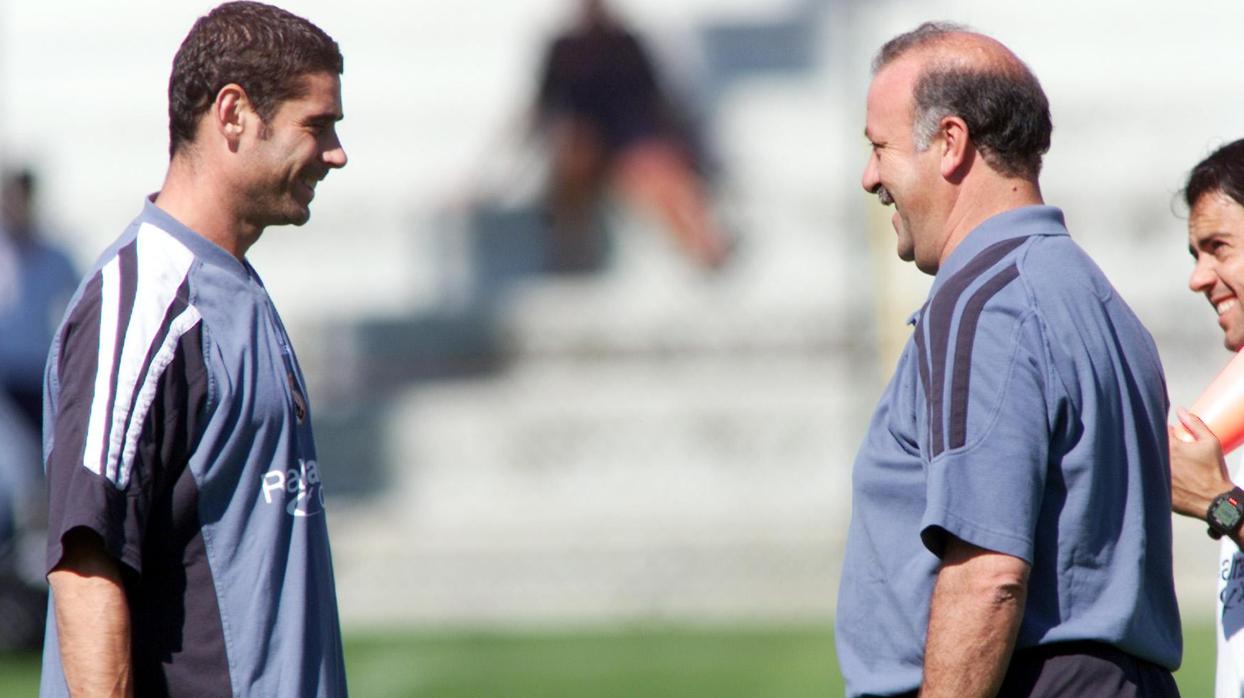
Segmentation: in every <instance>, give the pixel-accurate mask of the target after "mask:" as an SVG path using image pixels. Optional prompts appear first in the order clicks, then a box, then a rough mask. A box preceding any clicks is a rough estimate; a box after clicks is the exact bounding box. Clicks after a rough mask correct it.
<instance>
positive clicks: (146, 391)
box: [115, 305, 200, 489]
mask: <svg viewBox="0 0 1244 698" xmlns="http://www.w3.org/2000/svg"><path fill="white" fill-rule="evenodd" d="M199 319H200V315H199V311H198V309H197V308H195V307H194V306H193V305H191V306H187V307H186V309H185V310H183V311H182V312H181V314H180V315H178V316H177V317H175V318H173V321H172V322H171V323H169V328H168V334H167V335H166V336H165V337H164V343H163V344H161V345H160V351H159V352H158V353H156V355H155V357H154V358H152V359H151V367H150V368H149V369H147V375H146V376H145V377H144V378H143V386H142V388H141V389H140V390H139V391H138V402H137V404H135V405H134V418H133V419H132V420H130V428H129V429H128V430H127V431H126V432H125V445H124V447H123V449H122V451H121V463H120V469H119V470H120V471H119V472H118V473H117V479H116V480H115V482H116V483H117V487H120V488H121V489H125V487H126V486H127V485H129V482H130V472H131V471H133V469H134V454H135V453H137V452H138V437H139V436H141V435H142V432H143V422H145V421H146V419H147V411H148V410H150V409H151V403H152V401H153V400H155V393H156V388H157V387H159V384H160V376H161V375H163V374H164V369H165V368H167V367H168V365H169V364H170V363H171V362H172V361H173V355H174V354H175V353H177V343H178V342H179V341H181V336H182V335H184V334H185V333H186V332H189V331H190V328H192V327H194V326H195V324H197V323H198V322H199Z"/></svg>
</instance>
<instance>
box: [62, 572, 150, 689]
mask: <svg viewBox="0 0 1244 698" xmlns="http://www.w3.org/2000/svg"><path fill="white" fill-rule="evenodd" d="M104 555H105V554H104V553H103V552H102V550H101V551H99V552H98V553H95V552H91V553H90V554H86V555H84V554H82V553H81V551H76V552H67V553H66V556H65V558H64V560H63V561H62V564H61V565H60V566H58V567H57V568H56V569H55V570H53V571H52V573H51V574H49V575H48V583H49V584H50V585H51V587H52V596H53V599H54V601H55V605H56V633H57V636H58V639H59V642H60V656H61V664H62V666H63V667H64V670H65V680H66V682H67V683H68V686H69V692H70V694H71V695H74V696H92V697H93V696H117V697H122V698H128V697H130V696H132V695H133V685H132V681H131V676H132V672H131V668H130V615H129V604H128V603H127V602H126V599H125V591H124V587H123V586H122V584H121V576H120V572H119V570H118V568H117V565H116V563H115V562H112V561H111V560H110V559H108V558H107V557H104Z"/></svg>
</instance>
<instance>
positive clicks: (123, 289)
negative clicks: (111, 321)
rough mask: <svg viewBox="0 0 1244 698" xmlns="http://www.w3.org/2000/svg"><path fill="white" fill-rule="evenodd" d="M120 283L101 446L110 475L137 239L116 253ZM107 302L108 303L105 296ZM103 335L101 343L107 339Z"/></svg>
mask: <svg viewBox="0 0 1244 698" xmlns="http://www.w3.org/2000/svg"><path fill="white" fill-rule="evenodd" d="M117 266H118V274H117V282H118V286H119V288H120V292H119V294H118V305H117V332H116V336H115V337H113V338H112V341H113V350H112V366H111V367H110V369H109V376H108V394H109V400H108V403H107V404H108V408H107V413H106V414H105V415H104V417H105V419H104V434H103V442H102V443H103V447H102V448H100V449H99V472H100V474H102V475H105V476H107V472H108V451H109V449H108V444H109V443H110V442H111V439H112V414H113V411H114V410H115V409H116V400H115V399H113V396H115V395H116V392H117V374H118V372H119V371H120V370H121V352H122V351H124V350H125V330H126V328H127V327H129V324H130V316H131V315H133V314H134V299H135V297H136V296H137V295H138V243H137V241H135V242H131V243H130V244H128V245H126V246H125V247H122V248H121V249H120V250H119V251H118V252H117ZM104 302H107V299H105V301H104ZM107 340H108V338H107V337H100V342H104V341H107Z"/></svg>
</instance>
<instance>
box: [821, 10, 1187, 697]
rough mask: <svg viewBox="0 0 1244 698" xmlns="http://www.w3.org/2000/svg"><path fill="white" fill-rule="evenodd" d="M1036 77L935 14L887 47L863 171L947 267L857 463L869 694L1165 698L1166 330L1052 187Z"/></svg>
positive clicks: (910, 245) (936, 265)
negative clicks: (1129, 300) (1091, 248)
mask: <svg viewBox="0 0 1244 698" xmlns="http://www.w3.org/2000/svg"><path fill="white" fill-rule="evenodd" d="M1050 131H1051V124H1050V118H1049V107H1048V103H1047V101H1046V98H1045V95H1044V93H1043V92H1042V90H1041V87H1040V84H1039V83H1038V82H1037V80H1036V78H1035V76H1033V74H1032V73H1031V72H1030V71H1029V69H1028V68H1027V66H1025V65H1024V64H1023V63H1022V62H1021V61H1020V60H1019V59H1018V58H1017V57H1016V56H1015V55H1014V54H1012V53H1011V52H1010V51H1009V50H1007V49H1006V48H1005V47H1004V46H1002V45H1001V44H1000V43H998V42H996V41H994V40H993V39H990V38H988V37H985V36H982V35H979V34H975V33H972V32H969V31H968V30H966V29H964V28H962V27H957V26H954V25H942V24H925V25H922V26H920V27H919V28H917V29H916V30H914V31H912V32H909V33H907V34H903V35H900V36H898V37H896V38H895V39H893V40H891V41H890V42H888V43H887V44H886V45H885V46H884V47H882V49H881V51H880V53H879V54H878V56H877V59H876V60H875V62H874V74H873V81H872V85H871V87H870V89H869V93H868V103H867V125H866V129H865V135H866V136H867V137H868V140H869V141H870V142H871V144H872V155H871V157H870V159H869V161H868V165H867V168H866V169H865V171H864V176H863V182H862V184H863V186H864V189H866V190H867V191H869V192H872V193H875V194H877V195H878V196H879V197H880V198H881V200H882V202H883V203H885V204H893V205H894V207H895V209H896V212H895V215H894V218H893V223H894V228H895V231H896V233H897V235H898V254H899V257H901V258H902V259H904V260H906V261H913V262H915V264H916V266H917V267H918V268H919V269H920V270H921V271H923V272H925V273H928V274H932V275H934V276H935V279H934V282H933V288H932V290H931V291H930V294H929V300H928V302H927V303H926V304H925V305H924V307H923V308H921V309H920V310H919V311H918V312H916V313H915V314H914V315H913V317H912V319H911V323H912V324H913V325H914V329H913V333H912V338H911V340H910V341H909V342H908V344H907V347H906V348H905V350H904V352H903V355H902V358H901V359H900V361H899V365H898V367H897V369H896V372H895V375H894V377H893V379H892V381H891V383H890V385H889V387H888V388H887V389H886V391H885V393H884V395H883V397H882V399H881V403H880V405H879V406H878V408H877V411H876V414H875V415H874V417H873V420H872V423H871V425H870V427H869V431H868V434H867V436H866V438H865V441H864V444H863V445H862V446H861V448H860V451H859V454H858V456H857V458H856V461H855V466H854V474H853V500H852V507H853V512H852V519H851V525H850V530H849V534H848V539H847V549H846V558H845V561H844V567H843V575H842V584H841V591H840V595H839V599H838V615H837V638H838V651H839V660H840V662H841V665H842V671H843V674H844V676H845V678H846V681H847V692H848V695H851V696H865V695H869V696H871V695H878V696H880V695H915V694H916V692H917V691H919V692H920V695H921V696H922V697H923V698H929V697H932V696H954V697H955V698H966V697H968V696H991V695H1005V696H1171V695H1177V694H1178V690H1177V689H1176V687H1175V684H1174V681H1173V678H1172V676H1171V671H1172V670H1173V669H1175V668H1176V667H1177V666H1178V664H1179V660H1180V652H1181V647H1180V627H1179V615H1178V609H1177V607H1176V603H1175V595H1174V584H1173V578H1172V571H1171V523H1170V514H1169V509H1170V487H1169V481H1168V468H1167V461H1166V459H1165V455H1164V454H1165V453H1166V425H1165V418H1166V413H1167V399H1166V394H1165V382H1164V378H1163V374H1162V368H1161V364H1160V363H1159V359H1158V354H1157V350H1156V349H1155V347H1154V344H1153V341H1152V339H1151V338H1150V336H1149V334H1148V333H1147V332H1146V331H1145V329H1144V327H1143V326H1141V324H1140V322H1139V321H1138V320H1137V319H1136V317H1135V315H1133V314H1132V312H1131V310H1130V309H1129V308H1128V307H1127V305H1126V304H1125V303H1124V302H1123V300H1122V299H1121V298H1120V297H1119V296H1118V294H1117V293H1116V292H1115V291H1114V289H1113V288H1111V286H1110V284H1109V282H1107V280H1106V279H1105V277H1104V276H1103V275H1102V273H1101V272H1100V270H1098V268H1097V267H1096V266H1095V265H1094V264H1093V262H1092V261H1091V260H1090V259H1089V258H1088V257H1087V256H1086V255H1085V254H1084V253H1083V252H1082V251H1081V250H1080V249H1079V247H1077V246H1076V244H1075V243H1074V242H1072V240H1071V238H1070V237H1068V234H1067V230H1066V227H1065V225H1064V221H1063V216H1062V213H1061V212H1060V211H1059V210H1058V209H1056V208H1052V207H1048V206H1044V205H1043V200H1042V198H1041V192H1040V187H1039V184H1038V174H1039V171H1040V167H1041V157H1042V155H1043V154H1044V153H1045V151H1046V150H1047V149H1048V147H1049V142H1050Z"/></svg>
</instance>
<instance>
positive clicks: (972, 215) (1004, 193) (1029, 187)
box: [939, 177, 1045, 262]
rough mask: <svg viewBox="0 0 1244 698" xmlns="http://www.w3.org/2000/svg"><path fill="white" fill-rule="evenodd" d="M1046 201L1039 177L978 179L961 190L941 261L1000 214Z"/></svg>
mask: <svg viewBox="0 0 1244 698" xmlns="http://www.w3.org/2000/svg"><path fill="white" fill-rule="evenodd" d="M965 184H966V182H965ZM1044 203H1045V200H1044V199H1043V198H1042V197H1041V186H1040V185H1039V184H1038V183H1037V181H1036V180H1029V179H1022V178H1015V177H991V178H989V179H988V180H986V181H982V182H974V183H973V185H972V186H965V187H964V188H963V189H961V190H960V192H959V196H958V197H957V198H956V199H955V202H954V205H953V206H952V208H951V211H950V215H949V216H948V217H947V219H946V225H947V229H948V231H949V232H948V234H947V236H946V244H945V246H944V247H943V248H942V255H941V259H940V260H939V262H945V261H946V258H947V257H949V256H950V253H952V252H954V251H955V248H956V247H958V246H959V243H961V242H963V240H964V239H965V238H967V236H968V234H969V233H971V232H972V231H973V230H975V229H976V227H977V226H979V225H980V224H981V223H984V222H985V221H986V220H988V219H990V218H993V217H994V216H996V215H998V214H999V213H1005V212H1007V211H1010V210H1013V209H1017V208H1022V207H1024V206H1040V205H1042V204H1044Z"/></svg>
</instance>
